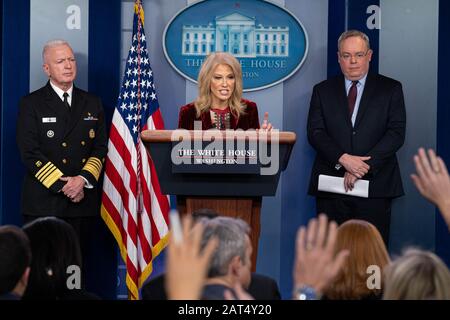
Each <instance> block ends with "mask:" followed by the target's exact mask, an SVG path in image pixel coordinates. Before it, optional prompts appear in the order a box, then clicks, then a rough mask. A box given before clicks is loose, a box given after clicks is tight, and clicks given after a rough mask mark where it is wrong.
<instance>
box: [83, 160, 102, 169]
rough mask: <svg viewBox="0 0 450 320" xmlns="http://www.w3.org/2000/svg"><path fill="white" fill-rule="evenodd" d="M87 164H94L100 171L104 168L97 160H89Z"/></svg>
mask: <svg viewBox="0 0 450 320" xmlns="http://www.w3.org/2000/svg"><path fill="white" fill-rule="evenodd" d="M86 164H89V165H91V166H93V167H94V168H95V169H96V170H98V171H100V170H102V166H99V165H98V163H97V162H95V161H92V160H88V161H87V163H86Z"/></svg>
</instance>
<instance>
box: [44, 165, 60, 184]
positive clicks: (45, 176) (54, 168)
mask: <svg viewBox="0 0 450 320" xmlns="http://www.w3.org/2000/svg"><path fill="white" fill-rule="evenodd" d="M55 170H58V168H56V167H55V166H52V168H51V169H50V170H48V171H47V172H46V173H45V174H43V175H42V176H41V177H40V178H39V181H40V182H43V181H44V180H45V179H47V177H48V176H50V175H51V174H52V173H53V172H55Z"/></svg>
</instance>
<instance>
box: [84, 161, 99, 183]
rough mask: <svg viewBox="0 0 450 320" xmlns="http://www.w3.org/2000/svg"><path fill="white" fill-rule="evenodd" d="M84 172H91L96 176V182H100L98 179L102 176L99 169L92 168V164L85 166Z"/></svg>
mask: <svg viewBox="0 0 450 320" xmlns="http://www.w3.org/2000/svg"><path fill="white" fill-rule="evenodd" d="M83 170H85V171H87V172H89V173H90V174H92V175H93V176H94V178H95V180H97V181H98V177H99V176H100V172H99V171H98V169H97V168H95V167H94V166H92V165H90V164H89V165H88V164H87V165H85V166H84V168H83Z"/></svg>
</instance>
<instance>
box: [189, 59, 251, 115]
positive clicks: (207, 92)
mask: <svg viewBox="0 0 450 320" xmlns="http://www.w3.org/2000/svg"><path fill="white" fill-rule="evenodd" d="M220 64H224V65H227V66H229V67H230V68H231V70H232V71H233V74H234V79H235V82H234V90H233V94H232V95H231V97H230V99H229V102H228V106H229V107H230V110H231V113H232V114H233V115H234V116H235V117H236V118H239V116H240V115H241V114H244V110H245V107H246V106H245V105H243V104H242V102H241V98H242V69H241V64H240V63H239V61H238V60H237V59H236V58H235V57H233V56H232V55H231V54H229V53H227V52H215V53H211V54H210V55H208V58H207V59H206V60H205V61H204V62H203V64H202V67H201V69H200V72H199V74H198V97H197V100H195V103H194V104H195V109H196V110H197V117H200V115H201V114H202V113H203V112H206V111H208V110H209V109H210V108H211V103H212V98H211V79H212V77H213V74H214V71H215V70H216V67H217V66H218V65H220Z"/></svg>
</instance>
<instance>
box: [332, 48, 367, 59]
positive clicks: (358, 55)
mask: <svg viewBox="0 0 450 320" xmlns="http://www.w3.org/2000/svg"><path fill="white" fill-rule="evenodd" d="M368 53H369V50H367V51H366V52H357V53H355V54H354V55H353V54H350V53H343V54H339V55H340V57H341V58H342V59H344V60H345V61H349V60H351V59H352V57H354V58H355V60H361V59H362V58H364V57H365V56H366V55H367V54H368Z"/></svg>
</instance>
